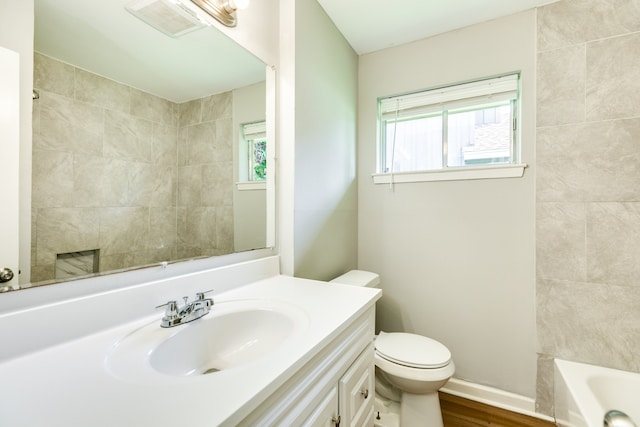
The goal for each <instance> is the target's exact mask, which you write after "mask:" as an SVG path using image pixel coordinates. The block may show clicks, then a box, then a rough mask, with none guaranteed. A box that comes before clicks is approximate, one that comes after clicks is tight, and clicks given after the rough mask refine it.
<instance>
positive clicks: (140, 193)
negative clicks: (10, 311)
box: [31, 53, 233, 282]
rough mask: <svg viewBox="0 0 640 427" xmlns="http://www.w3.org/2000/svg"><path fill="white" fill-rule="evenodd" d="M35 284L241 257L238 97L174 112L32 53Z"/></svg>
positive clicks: (155, 99) (193, 104)
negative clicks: (78, 260) (89, 269)
mask: <svg viewBox="0 0 640 427" xmlns="http://www.w3.org/2000/svg"><path fill="white" fill-rule="evenodd" d="M34 87H35V88H36V89H37V90H38V91H39V92H40V99H39V100H38V101H35V102H34V107H33V196H32V197H33V201H32V204H33V221H32V227H33V229H32V252H33V254H32V255H33V256H32V260H33V261H32V272H31V275H32V281H33V282H39V281H45V280H51V279H53V278H54V275H55V259H56V254H57V253H66V252H75V251H83V250H91V249H100V271H108V270H114V269H122V268H128V267H132V266H138V265H144V264H149V263H154V262H159V261H166V260H174V259H181V258H185V257H192V256H200V255H217V254H221V253H228V252H230V251H232V250H233V247H232V246H233V213H232V212H233V201H232V185H231V184H232V160H233V159H232V141H233V138H232V133H231V131H232V121H231V120H232V118H231V102H232V97H231V93H230V92H229V93H224V94H220V95H214V96H209V97H206V98H203V99H198V100H194V101H190V102H187V103H184V104H176V103H173V102H170V101H167V100H165V99H162V98H159V97H157V96H154V95H150V94H148V93H144V92H142V91H139V90H137V89H134V88H131V87H128V86H125V85H122V84H119V83H117V82H114V81H112V80H108V79H106V78H103V77H100V76H98V75H95V74H92V73H89V72H87V71H84V70H81V69H79V68H76V67H73V66H70V65H67V64H65V63H62V62H60V61H57V60H55V59H52V58H49V57H46V56H43V55H40V54H37V53H36V54H35V59H34Z"/></svg>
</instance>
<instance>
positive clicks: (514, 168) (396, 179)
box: [371, 163, 527, 184]
mask: <svg viewBox="0 0 640 427" xmlns="http://www.w3.org/2000/svg"><path fill="white" fill-rule="evenodd" d="M526 167H527V165H526V164H524V163H523V164H518V165H494V166H481V167H458V168H449V169H444V170H434V171H420V172H399V173H394V174H390V173H374V174H372V175H371V176H372V178H373V183H374V184H390V183H392V182H393V183H394V184H400V183H404V182H433V181H461V180H472V179H495V178H520V177H522V176H523V175H524V169H525V168H526Z"/></svg>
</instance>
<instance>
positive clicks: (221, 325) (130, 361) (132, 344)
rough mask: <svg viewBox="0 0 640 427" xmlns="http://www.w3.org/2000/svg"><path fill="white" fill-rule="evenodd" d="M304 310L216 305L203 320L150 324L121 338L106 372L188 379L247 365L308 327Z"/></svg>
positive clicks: (260, 303) (250, 303)
mask: <svg viewBox="0 0 640 427" xmlns="http://www.w3.org/2000/svg"><path fill="white" fill-rule="evenodd" d="M308 324H309V321H308V318H307V316H306V314H305V313H304V311H302V310H300V309H298V308H297V307H295V306H292V305H289V304H284V303H277V302H274V301H267V300H239V301H228V302H222V303H216V304H215V305H214V306H213V307H212V308H211V312H210V313H209V314H207V315H206V316H204V317H202V318H200V319H198V320H195V321H193V322H189V323H187V324H184V325H180V326H176V327H173V328H161V327H160V320H159V319H158V320H154V322H153V323H151V324H147V325H146V326H143V327H142V328H139V329H137V330H135V331H133V332H132V333H130V334H128V335H127V336H125V337H124V338H123V339H121V340H119V341H118V342H117V343H115V345H114V346H113V347H112V349H111V351H110V352H109V354H108V356H107V358H106V365H107V368H108V370H109V371H110V372H111V373H112V374H114V375H115V376H118V377H121V378H123V379H127V380H135V379H137V380H144V379H145V378H146V379H149V380H150V379H153V378H154V377H162V376H171V377H190V376H201V375H210V374H215V373H217V372H220V371H226V370H229V369H232V368H235V367H239V366H245V365H247V364H249V363H251V362H254V361H256V360H259V359H261V358H263V357H265V356H268V355H270V354H272V353H273V352H275V351H277V350H278V349H280V348H281V347H282V346H283V345H284V344H285V343H286V342H288V341H290V340H291V339H293V338H294V337H295V336H299V335H300V334H301V333H302V331H304V329H306V328H307V327H308Z"/></svg>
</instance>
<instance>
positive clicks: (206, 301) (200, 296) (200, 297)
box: [196, 289, 213, 307]
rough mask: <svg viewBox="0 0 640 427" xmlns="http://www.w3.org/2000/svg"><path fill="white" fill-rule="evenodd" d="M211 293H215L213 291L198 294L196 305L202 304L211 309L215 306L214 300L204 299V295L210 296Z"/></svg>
mask: <svg viewBox="0 0 640 427" xmlns="http://www.w3.org/2000/svg"><path fill="white" fill-rule="evenodd" d="M209 292H213V289H211V290H208V291H204V292H198V293H196V303H201V304H204V305H205V306H206V307H211V306H212V305H213V298H205V297H204V294H208V293H209Z"/></svg>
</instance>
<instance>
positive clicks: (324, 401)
mask: <svg viewBox="0 0 640 427" xmlns="http://www.w3.org/2000/svg"><path fill="white" fill-rule="evenodd" d="M214 270H217V269H214ZM265 271H270V272H273V269H266V270H265ZM217 273H220V272H217ZM217 273H216V271H213V270H212V271H208V272H203V273H202V274H204V275H205V276H206V277H200V276H198V274H200V273H197V274H190V275H186V276H185V277H176V278H170V279H168V280H167V283H162V284H161V285H163V286H164V288H163V287H162V286H161V287H157V285H158V284H156V287H155V288H149V289H147V290H145V288H146V284H141V285H140V286H138V287H133V288H130V289H128V290H121V291H117V292H106V293H104V295H93V296H91V297H87V298H86V299H85V300H83V299H82V298H76V299H74V300H73V301H68V302H67V304H69V305H68V307H66V310H65V313H67V312H68V311H69V310H76V315H77V316H75V320H76V321H77V322H82V321H83V318H82V315H83V314H86V313H90V312H91V310H90V308H92V307H97V306H99V305H100V304H103V305H104V304H111V303H112V302H113V300H114V298H116V297H118V298H116V300H119V301H120V302H121V304H122V305H121V307H122V310H123V311H127V310H132V308H133V307H135V306H138V304H139V303H141V301H143V300H144V297H145V295H146V296H147V297H148V301H147V302H146V303H145V306H146V305H147V304H148V306H149V307H155V306H156V305H159V302H158V301H157V299H158V297H157V296H154V297H150V295H155V294H158V293H159V294H162V295H170V294H171V293H175V297H176V299H178V300H179V299H180V298H181V297H182V293H183V291H186V292H184V293H187V292H189V293H190V292H192V291H193V290H194V289H193V286H197V285H202V284H203V283H209V282H215V281H217V280H220V278H221V277H222V276H220V275H219V274H218V275H217ZM224 274H229V272H228V271H227V272H226V273H224ZM212 279H215V280H212ZM252 279H256V277H255V276H253V277H252ZM186 280H190V281H189V283H188V284H186V282H184V281H186ZM223 288H224V286H223ZM134 289H135V290H134ZM152 289H153V290H152ZM158 289H163V290H162V291H158ZM200 290H201V291H206V290H208V289H200ZM154 291H155V292H154ZM131 292H134V293H135V295H134V294H132V293H131ZM120 293H121V295H118V294H120ZM147 293H148V294H147ZM114 294H116V295H114ZM380 295H381V292H380V290H376V289H368V288H358V287H353V286H343V285H334V284H328V283H325V282H318V281H312V280H305V279H298V278H292V277H288V276H282V275H279V274H270V275H268V277H262V278H259V279H257V280H252V281H250V282H248V283H244V284H242V285H238V286H234V287H231V288H228V289H225V290H224V291H222V292H213V293H212V294H210V296H212V298H213V299H214V301H215V304H214V305H213V307H211V312H210V313H209V314H207V315H206V316H204V317H202V318H200V319H198V320H195V321H193V322H190V323H187V324H184V325H180V326H177V327H173V328H161V327H160V320H161V318H162V313H161V312H160V310H158V311H153V310H152V311H151V314H148V312H147V311H143V312H144V313H146V315H144V316H142V317H138V318H135V319H133V320H128V321H125V322H121V323H118V324H113V325H109V327H106V328H105V327H104V326H103V327H102V328H96V329H95V330H93V331H90V332H87V333H78V334H77V335H78V336H75V337H67V338H65V339H61V340H59V342H57V343H54V344H50V345H47V346H46V347H42V348H36V349H33V350H32V351H23V352H22V353H20V354H9V355H5V357H4V359H3V361H2V362H1V363H0V402H2V410H1V411H0V425H2V426H6V427H13V426H16V427H18V426H27V425H28V426H47V427H54V426H65V427H69V426H89V425H90V426H95V427H99V426H114V425H118V426H151V425H153V426H174V425H182V424H184V423H189V424H191V423H195V424H197V425H201V426H235V425H245V426H249V425H265V426H268V425H291V426H293V425H310V426H331V425H336V424H338V423H340V425H341V426H366V425H372V424H373V418H372V417H373V399H374V370H373V369H374V367H373V337H374V316H375V311H374V310H375V302H376V300H377V299H378V298H379V297H380ZM127 297H130V299H129V300H127V299H126V298H127ZM119 298H122V300H120V299H119ZM127 301H129V302H127ZM83 303H84V305H83ZM83 307H84V308H83ZM87 308H89V309H87ZM42 310H44V312H42ZM51 310H60V307H59V305H55V304H54V305H51V304H49V305H47V306H43V307H37V308H35V309H31V310H23V311H16V312H15V313H5V314H2V315H0V327H1V326H6V327H9V326H11V324H12V323H13V324H15V322H16V321H17V320H23V321H26V322H27V324H26V325H25V326H24V327H23V330H22V332H23V333H25V334H26V333H29V331H33V330H34V325H36V324H37V323H38V322H39V321H44V319H47V318H49V324H41V330H42V333H43V334H46V332H47V331H48V330H53V329H48V328H50V326H51V325H50V323H51V322H53V321H54V320H55V319H52V318H50V317H47V314H51ZM103 311H104V309H103ZM106 311H107V312H109V310H106ZM12 316H14V317H15V316H17V318H12ZM69 317H70V318H72V317H73V316H71V315H69ZM90 317H91V316H87V319H90ZM66 319H67V318H66V317H65V318H63V319H60V320H61V321H65V320H66ZM87 322H88V323H92V321H91V320H87ZM60 326H61V327H62V325H60ZM18 329H20V328H18ZM4 337H6V335H5V336H4ZM23 338H24V339H28V340H34V339H38V336H37V334H35V335H33V336H28V337H23ZM16 342H17V341H16ZM6 343H7V342H6V341H5V344H6Z"/></svg>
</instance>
